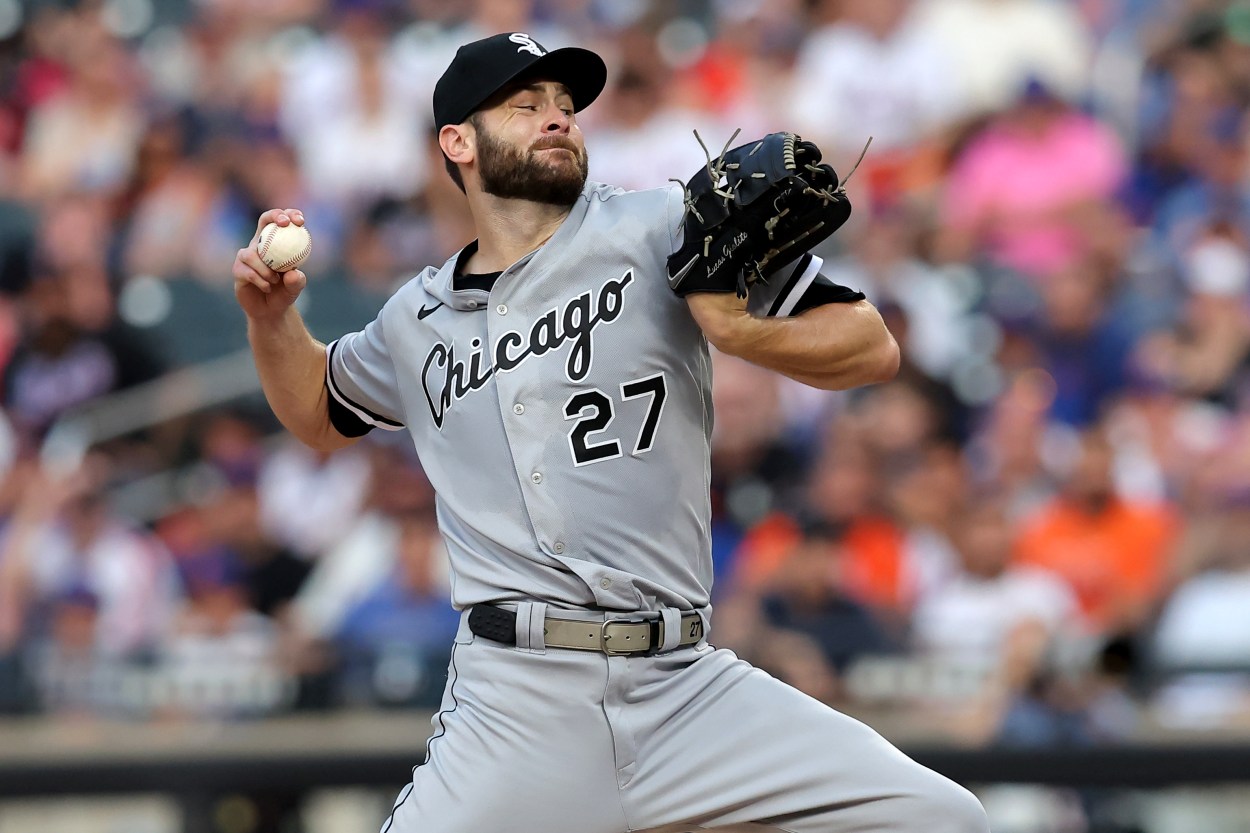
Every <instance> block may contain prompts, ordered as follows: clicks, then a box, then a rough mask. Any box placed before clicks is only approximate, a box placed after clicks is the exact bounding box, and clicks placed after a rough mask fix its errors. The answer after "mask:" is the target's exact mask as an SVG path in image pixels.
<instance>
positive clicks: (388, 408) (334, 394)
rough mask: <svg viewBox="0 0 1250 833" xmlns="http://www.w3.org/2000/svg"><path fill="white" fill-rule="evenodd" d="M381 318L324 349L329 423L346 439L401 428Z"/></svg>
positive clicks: (400, 409) (399, 402) (392, 367)
mask: <svg viewBox="0 0 1250 833" xmlns="http://www.w3.org/2000/svg"><path fill="white" fill-rule="evenodd" d="M382 321H383V315H379V316H378V317H377V318H376V319H374V320H373V321H372V322H370V323H369V324H368V325H366V326H365V328H364V329H363V330H361V331H359V332H355V333H349V334H348V335H345V336H343V337H342V338H340V339H338V340H336V341H333V342H331V343H330V345H329V346H328V347H326V388H327V389H328V390H329V392H330V421H331V423H333V425H334V428H335V430H337V431H338V432H339V433H340V434H342V435H343V436H345V437H359V436H363V435H364V434H367V433H369V432H370V431H371V430H373V429H374V428H382V429H384V430H387V431H398V430H400V429H402V428H403V427H404V422H403V405H402V400H401V399H400V396H399V384H398V382H397V381H396V376H395V365H394V363H393V362H392V360H391V355H390V351H389V350H388V349H387V345H386V339H385V338H384V337H383V329H382V328H383V323H382Z"/></svg>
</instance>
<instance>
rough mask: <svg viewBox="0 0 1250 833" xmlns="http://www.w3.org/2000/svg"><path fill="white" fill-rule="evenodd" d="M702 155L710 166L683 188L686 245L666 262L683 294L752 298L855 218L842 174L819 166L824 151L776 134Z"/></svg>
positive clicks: (673, 283) (671, 279) (673, 282)
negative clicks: (752, 291) (761, 284)
mask: <svg viewBox="0 0 1250 833" xmlns="http://www.w3.org/2000/svg"><path fill="white" fill-rule="evenodd" d="M737 135H738V134H737V133H736V132H735V133H734V135H733V136H731V137H730V138H729V141H730V142H732V141H733V140H734V137H736V136H737ZM695 137H696V138H698V134H697V133H696V134H695ZM699 144H701V145H702V144H703V140H702V139H699ZM726 146H728V143H726ZM703 150H704V153H705V154H706V155H707V156H708V163H707V166H706V167H705V168H703V169H701V170H699V171H698V173H696V174H695V175H694V176H693V177H691V179H690V181H689V182H688V183H686V184H685V186H684V188H685V204H686V211H685V214H684V216H683V217H682V229H683V232H684V235H683V240H682V245H681V248H680V249H678V250H677V251H676V252H674V253H673V254H672V255H670V256H669V258H668V276H669V285H670V286H671V287H672V288H673V291H674V292H676V293H677V294H678V295H681V296H683V297H684V296H686V295H689V294H690V293H692V292H737V293H738V295H739V296H740V297H746V294H747V288H748V287H749V286H750V285H751V284H752V283H754V282H756V281H762V280H766V279H767V278H768V276H769V275H772V274H773V273H775V272H776V271H777V270H779V269H780V268H781V267H783V266H785V265H786V264H787V263H790V262H792V261H794V260H795V259H796V258H797V257H799V255H801V254H803V253H804V252H806V251H807V250H809V249H810V248H812V247H813V246H815V245H816V244H817V243H819V242H820V241H822V240H824V239H825V238H826V237H828V236H829V235H831V234H833V233H834V231H836V230H837V229H838V227H839V226H841V225H842V224H843V223H845V222H846V221H847V218H848V217H850V216H851V203H850V200H848V199H847V196H846V191H845V189H844V188H843V187H842V185H841V184H839V182H838V175H837V174H836V173H834V170H833V168H831V167H830V166H829V165H822V164H820V149H819V148H817V147H816V145H814V144H812V143H811V142H807V141H804V140H802V139H800V138H799V137H798V136H796V135H795V134H793V133H770V134H768V135H767V136H765V137H764V138H763V139H760V140H759V141H756V142H751V143H749V144H745V145H740V146H738V147H736V148H734V149H733V150H729V151H722V152H721V155H720V156H717V157H716V158H715V159H713V158H712V156H711V153H709V152H708V150H707V146H706V145H704V148H703ZM865 150H867V148H865ZM860 158H861V159H862V158H863V157H862V156H861V157H860ZM856 164H858V163H856Z"/></svg>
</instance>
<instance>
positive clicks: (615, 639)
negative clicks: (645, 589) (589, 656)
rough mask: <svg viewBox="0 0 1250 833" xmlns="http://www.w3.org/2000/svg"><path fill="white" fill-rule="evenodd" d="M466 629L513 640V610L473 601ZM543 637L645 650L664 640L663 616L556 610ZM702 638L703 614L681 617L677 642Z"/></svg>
mask: <svg viewBox="0 0 1250 833" xmlns="http://www.w3.org/2000/svg"><path fill="white" fill-rule="evenodd" d="M469 630H471V631H473V633H474V634H476V635H477V636H480V637H482V638H483V639H489V640H492V641H494V642H502V643H504V644H505V645H515V644H516V614H515V613H513V612H512V611H511V610H505V609H504V608H502V607H495V606H494V605H474V606H473V607H471V608H470V609H469ZM543 634H544V636H543V641H544V642H545V643H546V645H547V647H548V648H571V649H573V650H575V651H602V652H603V653H605V654H612V655H616V654H645V653H647V652H649V651H654V650H658V649H659V648H660V646H661V645H663V644H664V636H665V634H664V620H663V619H647V620H634V619H619V618H618V619H607V620H606V621H603V622H587V621H584V620H581V619H562V618H560V616H559V615H558V614H556V613H549V614H547V618H546V619H545V620H544V621H543ZM702 638H703V618H702V617H701V616H699V614H697V613H685V614H682V617H681V639H680V641H679V642H678V643H677V644H678V645H693V644H694V643H696V642H698V641H699V640H700V639H702Z"/></svg>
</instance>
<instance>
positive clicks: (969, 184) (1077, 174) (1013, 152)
mask: <svg viewBox="0 0 1250 833" xmlns="http://www.w3.org/2000/svg"><path fill="white" fill-rule="evenodd" d="M1126 170H1127V160H1126V158H1125V154H1124V149H1123V147H1122V146H1121V144H1120V142H1119V140H1118V139H1117V137H1116V136H1115V135H1114V134H1113V133H1112V132H1111V131H1110V130H1109V129H1107V128H1106V127H1105V126H1103V125H1102V124H1100V123H1098V122H1097V121H1094V120H1093V119H1090V118H1088V117H1086V116H1084V115H1081V114H1078V113H1069V114H1065V115H1061V116H1058V117H1057V118H1056V119H1055V120H1054V121H1053V122H1052V123H1051V124H1050V126H1049V128H1048V129H1047V130H1046V131H1045V132H1044V133H1043V134H1042V135H1040V136H1031V135H1026V134H1025V133H1023V132H1022V131H1019V130H1014V129H1011V128H1010V127H1007V126H996V127H991V128H990V129H988V130H987V131H986V132H985V133H984V134H982V135H981V136H980V137H979V138H977V139H976V140H974V141H973V142H972V144H971V145H970V146H969V147H968V149H967V150H966V151H965V152H964V154H963V155H962V157H960V159H959V160H958V161H957V162H956V164H955V167H954V170H953V171H952V172H951V176H950V178H949V180H948V182H947V188H946V195H945V200H944V202H945V212H944V215H945V216H946V217H947V221H948V222H949V223H950V224H951V225H952V226H953V227H954V228H959V229H970V228H971V229H977V234H978V236H979V237H980V239H979V240H978V244H979V247H981V248H983V249H985V250H987V251H988V252H989V254H990V256H991V258H992V259H993V260H995V261H996V262H998V263H1001V264H1003V265H1005V266H1008V267H1011V268H1013V269H1016V270H1018V271H1021V272H1024V273H1026V274H1029V275H1034V276H1045V275H1048V274H1053V273H1054V272H1055V271H1057V270H1059V269H1062V268H1064V267H1066V266H1068V265H1070V264H1071V263H1072V262H1073V260H1075V259H1076V257H1077V256H1078V255H1079V254H1080V252H1081V236H1082V230H1081V228H1080V227H1079V225H1073V224H1071V223H1069V222H1067V221H1065V219H1064V217H1063V215H1062V214H1061V213H1059V212H1061V211H1062V210H1063V209H1064V208H1065V207H1067V206H1071V205H1073V204H1076V203H1080V202H1087V201H1093V200H1105V199H1107V198H1109V197H1111V196H1112V195H1113V194H1114V192H1115V190H1116V188H1117V187H1118V186H1119V185H1120V183H1121V182H1122V181H1123V179H1124V176H1125V173H1126Z"/></svg>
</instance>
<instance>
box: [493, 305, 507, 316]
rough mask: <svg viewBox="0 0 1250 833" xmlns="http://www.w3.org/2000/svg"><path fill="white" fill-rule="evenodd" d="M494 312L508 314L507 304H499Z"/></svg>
mask: <svg viewBox="0 0 1250 833" xmlns="http://www.w3.org/2000/svg"><path fill="white" fill-rule="evenodd" d="M495 312H497V313H499V314H500V315H507V314H508V305H507V304H500V305H499V306H497V307H495Z"/></svg>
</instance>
